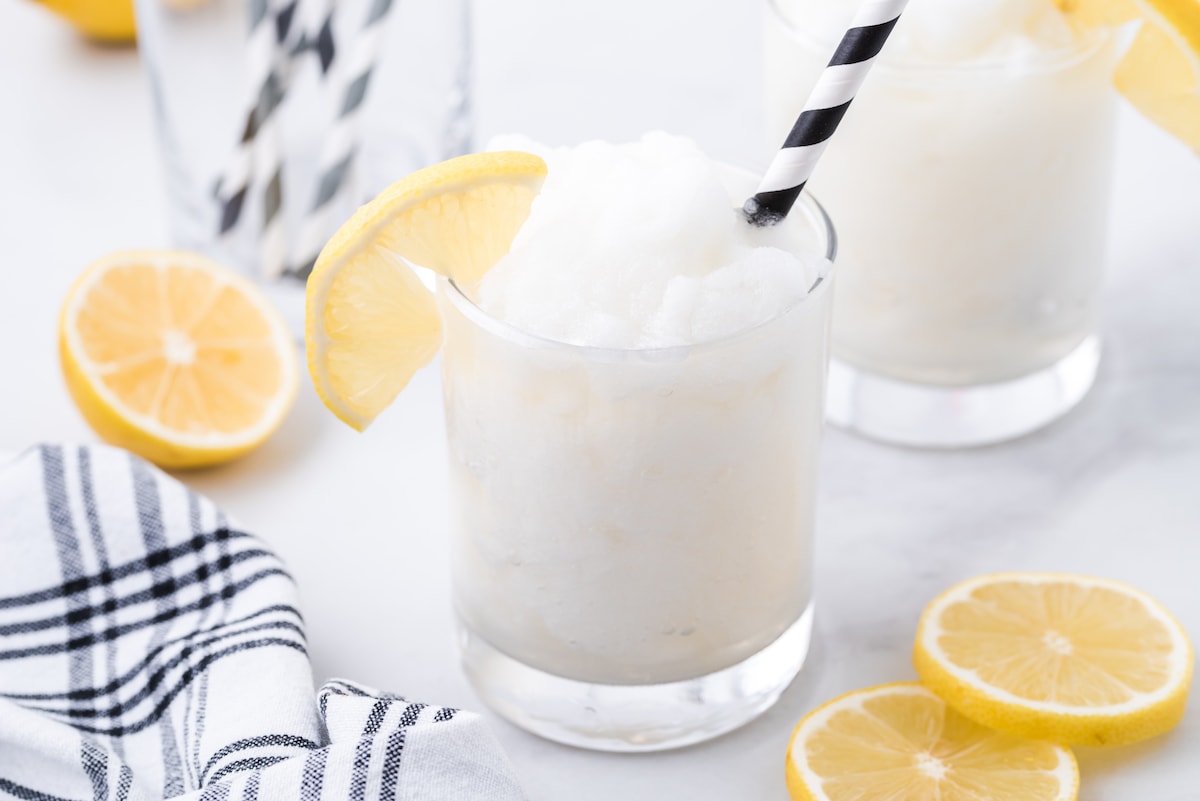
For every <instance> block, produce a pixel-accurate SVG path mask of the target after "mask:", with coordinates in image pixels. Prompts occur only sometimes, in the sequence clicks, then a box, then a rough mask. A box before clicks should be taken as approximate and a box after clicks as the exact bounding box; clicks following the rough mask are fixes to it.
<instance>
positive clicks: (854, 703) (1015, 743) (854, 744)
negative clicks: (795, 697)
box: [787, 682, 1079, 801]
mask: <svg viewBox="0 0 1200 801" xmlns="http://www.w3.org/2000/svg"><path fill="white" fill-rule="evenodd" d="M787 786H788V791H789V793H790V794H791V797H792V798H793V799H795V801H866V799H879V801H884V799H886V801H932V800H933V799H937V801H983V799H987V801H1072V799H1074V798H1075V797H1076V795H1077V794H1078V792H1079V769H1078V767H1077V766H1076V763H1075V757H1074V756H1073V755H1072V754H1071V752H1070V751H1068V750H1067V749H1065V748H1062V747H1060V746H1057V745H1053V744H1051V743H1042V742H1035V741H1032V740H1024V739H1021V738H1018V737H1013V736H1011V735H1008V734H1002V733H1000V732H995V731H991V730H989V729H985V728H984V727H982V726H980V725H978V724H977V723H973V722H972V721H970V720H967V719H966V718H964V717H963V716H962V715H960V714H958V713H957V712H955V711H954V710H953V709H951V708H950V707H948V706H947V705H946V703H945V702H944V701H942V700H941V699H940V698H938V697H937V696H936V695H934V694H933V693H932V692H930V691H929V690H928V689H926V688H925V687H922V686H921V685H920V684H916V683H913V682H905V683H900V684H884V685H882V686H879V687H872V688H870V689H867V690H858V691H857V692H852V693H848V694H846V695H843V696H841V697H840V698H835V699H834V700H832V701H830V702H829V703H827V704H825V705H824V706H822V707H820V708H818V709H816V710H814V711H813V712H810V713H809V714H808V715H807V716H806V717H805V718H804V720H802V721H800V725H799V726H797V727H796V730H795V732H794V733H793V734H792V739H791V742H790V743H789V744H788V753H787Z"/></svg>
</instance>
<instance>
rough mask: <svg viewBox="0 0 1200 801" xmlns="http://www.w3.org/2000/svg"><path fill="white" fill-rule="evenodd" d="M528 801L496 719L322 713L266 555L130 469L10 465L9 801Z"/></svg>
mask: <svg viewBox="0 0 1200 801" xmlns="http://www.w3.org/2000/svg"><path fill="white" fill-rule="evenodd" d="M8 797H15V798H19V799H25V800H26V801H61V800H63V799H72V800H76V799H77V800H78V801H90V800H92V799H94V801H101V799H113V800H114V801H139V800H140V799H159V798H175V797H180V798H186V799H193V800H194V801H241V800H242V799H245V801H285V799H286V801H320V800H321V799H327V800H332V799H337V800H338V801H341V800H342V799H345V801H351V800H353V801H373V800H374V799H380V800H381V801H382V800H383V799H387V800H388V801H390V800H391V799H405V800H406V801H424V800H426V799H428V800H429V801H433V799H439V801H440V799H454V800H455V801H470V800H472V799H489V801H509V799H521V798H523V797H524V796H523V794H522V792H521V790H520V787H519V786H518V784H517V782H516V780H515V778H514V777H513V774H512V771H511V768H510V766H509V764H508V762H507V760H506V758H505V756H504V754H503V753H502V752H501V750H500V748H499V746H498V745H497V743H496V742H495V740H494V739H493V738H492V736H491V734H490V733H489V732H488V731H487V729H486V728H485V727H484V724H483V722H482V721H481V719H480V718H478V717H476V716H474V715H472V714H470V713H467V712H461V711H458V710H454V709H449V708H445V707H435V706H427V705H425V704H421V703H416V702H410V701H407V700H405V699H403V698H401V697H400V696H396V695H390V694H388V693H381V692H378V691H375V690H372V689H369V688H367V687H362V686H359V685H357V684H352V683H350V682H346V681H336V680H335V681H330V682H329V683H327V684H326V685H325V686H324V687H322V688H321V690H320V692H319V693H314V691H313V684H312V672H311V668H310V667H309V663H308V657H307V655H306V644H305V639H304V623H303V619H302V618H301V616H300V611H299V609H298V607H297V601H296V587H295V585H294V584H293V582H292V579H291V578H290V577H289V576H288V574H287V572H286V570H285V568H284V566H283V564H282V563H281V562H280V561H279V559H278V558H277V557H276V556H275V555H274V554H273V553H272V552H271V551H270V549H269V548H267V547H266V546H265V545H264V544H263V543H262V542H261V541H260V540H258V539H256V538H255V537H253V536H252V535H250V534H248V533H246V532H245V531H244V530H242V529H241V528H240V527H239V526H238V525H237V524H236V523H234V522H233V521H231V520H229V519H227V518H226V517H225V516H224V515H223V514H222V513H221V512H220V510H218V509H217V508H216V507H215V506H213V504H212V503H211V502H209V501H208V500H206V499H204V498H201V497H200V496H198V495H196V494H194V493H192V492H191V491H189V490H188V489H187V488H186V487H185V486H183V485H182V484H180V483H179V482H177V481H175V480H173V479H171V478H170V477H168V476H166V475H164V474H163V473H161V472H159V471H158V470H156V469H154V468H153V467H151V466H149V465H147V464H146V463H145V462H142V461H141V460H139V459H137V458H135V457H132V456H130V455H129V454H127V453H125V452H124V451H120V450H116V449H113V448H106V447H75V446H69V447H68V446H57V445H48V446H42V447H38V448H34V449H32V450H30V451H28V452H26V453H25V454H24V455H22V456H20V457H18V458H17V459H15V460H12V461H10V462H9V463H7V464H6V465H0V799H2V798H8Z"/></svg>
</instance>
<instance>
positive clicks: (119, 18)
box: [40, 0, 137, 44]
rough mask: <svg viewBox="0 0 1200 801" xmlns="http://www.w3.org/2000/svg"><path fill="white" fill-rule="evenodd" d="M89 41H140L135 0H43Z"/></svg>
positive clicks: (116, 42) (118, 42) (47, 6)
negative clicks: (135, 21) (135, 19)
mask: <svg viewBox="0 0 1200 801" xmlns="http://www.w3.org/2000/svg"><path fill="white" fill-rule="evenodd" d="M40 2H41V3H42V4H43V5H45V6H46V8H48V9H50V10H51V11H53V12H54V13H56V14H58V15H59V16H61V17H63V18H65V19H66V20H67V21H68V22H70V23H71V24H72V25H74V26H75V28H76V29H77V30H78V31H79V32H80V33H82V34H83V35H84V36H86V37H88V38H89V39H95V40H97V41H101V42H111V43H113V44H121V43H128V42H132V41H133V40H134V39H136V38H137V27H136V25H135V24H134V19H133V0H40Z"/></svg>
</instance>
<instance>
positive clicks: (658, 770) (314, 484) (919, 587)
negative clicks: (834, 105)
mask: <svg viewBox="0 0 1200 801" xmlns="http://www.w3.org/2000/svg"><path fill="white" fill-rule="evenodd" d="M631 20H632V21H636V24H635V23H633V22H631ZM476 22H477V25H476V38H477V40H478V48H477V66H478V73H479V81H478V89H479V93H480V94H479V102H478V106H477V110H478V120H479V131H480V134H481V137H486V136H488V135H490V134H493V133H498V132H502V131H508V130H521V131H524V132H527V133H529V134H531V135H533V136H535V137H539V138H542V139H544V140H546V141H550V142H554V143H559V142H563V143H565V142H572V141H577V140H579V139H582V138H589V137H605V138H630V137H633V136H636V135H638V134H640V133H641V132H642V131H644V130H646V129H653V128H666V129H669V130H672V131H676V132H681V133H688V134H690V135H692V136H694V137H695V138H697V139H698V140H699V141H700V143H701V144H702V145H703V146H704V147H705V148H706V149H708V150H709V151H710V152H711V153H712V154H713V155H714V156H716V157H718V158H722V159H725V160H728V161H734V162H739V163H742V164H746V165H747V166H751V167H753V166H762V164H764V163H765V161H766V159H767V158H768V157H769V153H770V150H769V148H768V147H767V146H766V143H765V142H764V139H763V130H762V129H763V125H762V121H761V120H762V96H761V90H760V88H759V84H760V80H759V71H760V69H761V68H760V65H759V59H758V48H759V46H760V34H759V28H760V26H761V12H760V9H759V8H758V7H757V6H756V5H752V4H751V5H748V4H746V3H744V2H735V0H707V2H696V1H695V0H693V2H686V0H660V2H658V3H650V4H648V3H639V2H636V1H635V0H610V2H607V3H603V4H587V5H582V4H574V3H556V4H547V3H538V2H536V0H510V2H505V3H479V4H477V18H476ZM585 31H586V34H585V33H584V32H585ZM551 32H555V33H554V34H553V35H551ZM535 49H536V50H538V51H541V52H543V53H544V57H540V58H539V59H538V60H537V61H536V62H535V61H534V60H531V59H530V58H529V57H528V55H527V54H528V53H529V52H532V51H534V50H535ZM614 54H619V57H618V56H614ZM0 63H2V64H3V66H4V72H3V74H4V78H3V79H2V80H0V108H3V109H4V124H3V125H2V126H0V177H2V182H0V231H2V232H3V235H2V236H0V247H2V248H3V253H4V263H3V267H0V277H2V279H3V290H0V365H3V367H4V372H3V378H2V379H0V383H2V384H3V386H4V393H3V400H2V401H0V451H14V450H18V449H21V448H23V447H25V446H27V445H29V444H30V443H32V442H35V441H42V440H80V441H90V440H92V439H94V436H93V435H92V433H91V432H90V431H89V430H88V428H87V427H86V425H85V424H84V422H83V420H82V419H81V418H80V416H79V415H78V413H77V412H76V411H75V409H74V407H73V406H72V404H71V401H70V399H69V398H68V396H67V394H66V391H65V389H64V387H63V384H62V381H61V379H60V376H59V372H58V364H57V358H56V354H55V328H54V324H55V316H56V312H57V308H58V304H59V301H60V300H61V298H62V296H63V294H64V293H65V291H66V289H67V287H68V285H69V283H70V281H71V280H72V278H73V277H74V276H75V274H77V272H78V271H79V270H80V269H82V267H83V266H84V265H85V264H86V263H87V262H88V261H90V260H91V259H92V258H94V257H96V256H98V255H100V254H102V253H104V252H106V251H108V250H110V249H115V248H118V247H129V246H155V245H161V244H165V239H166V234H165V226H164V214H163V209H162V202H163V200H162V198H163V192H162V184H161V175H160V172H159V164H158V162H157V150H156V148H155V144H154V141H153V131H152V126H151V114H150V109H149V100H148V90H147V87H146V85H145V82H144V78H143V76H142V74H141V72H140V68H139V65H138V63H137V57H136V54H135V53H134V52H131V51H120V50H117V51H113V50H104V49H98V48H93V47H88V46H86V45H84V44H82V43H80V42H79V41H78V40H77V39H75V38H74V37H73V36H72V35H71V34H70V33H69V32H68V31H66V30H65V29H64V28H62V27H61V26H60V25H59V24H57V22H56V21H54V20H52V19H50V17H49V16H48V15H46V14H44V13H43V12H42V11H41V10H40V9H38V8H36V7H35V6H34V5H33V4H32V3H29V2H23V0H14V2H9V3H4V4H2V5H0ZM547 65H552V66H550V67H548V66H547ZM1110 254H1111V267H1112V275H1111V281H1110V284H1109V293H1108V303H1107V315H1106V318H1105V321H1104V340H1105V347H1106V353H1105V359H1104V363H1103V365H1102V368H1101V376H1100V380H1099V383H1098V384H1097V386H1096V388H1095V390H1094V391H1093V392H1092V394H1091V396H1090V397H1088V398H1087V399H1086V400H1085V401H1084V403H1083V404H1082V406H1081V407H1080V408H1079V409H1078V410H1076V412H1075V413H1074V414H1072V415H1071V416H1070V417H1068V418H1067V419H1065V420H1063V421H1061V422H1059V423H1058V424H1056V425H1054V426H1052V427H1050V428H1049V429H1047V430H1045V431H1043V432H1041V433H1039V434H1036V435H1034V436H1031V437H1028V438H1026V439H1023V440H1021V441H1018V442H1015V443H1011V444H1008V445H1003V446H998V447H991V448H986V449H982V450H977V451H970V452H961V453H925V452H920V451H912V450H902V449H894V448H888V447H884V446H880V445H876V444H872V443H869V442H865V441H862V440H860V439H856V438H854V437H851V436H848V435H845V434H843V433H840V432H837V431H832V432H830V434H829V436H828V439H827V441H826V447H825V451H824V455H823V464H822V473H821V490H820V507H819V528H818V545H817V564H816V593H817V626H816V630H817V636H816V641H815V646H814V650H813V653H812V657H811V660H810V664H809V666H808V667H807V668H806V670H805V671H804V673H803V674H802V676H801V678H799V679H798V680H797V681H796V682H795V684H794V685H793V686H792V687H791V689H789V690H788V692H787V693H786V694H785V695H784V697H783V699H782V700H781V702H780V703H779V704H778V705H777V706H776V707H775V708H774V709H772V710H771V711H770V712H769V713H768V714H767V715H765V716H764V717H763V718H761V719H760V720H758V721H756V722H755V723H753V724H751V725H750V726H748V727H746V728H744V729H742V730H741V731H738V732H736V733H734V734H732V735H729V736H727V737H724V738H722V739H720V740H717V741H715V742H712V743H709V744H706V745H702V746H698V747H694V748H691V749H687V750H683V751H679V752H673V753H666V754H658V755H649V756H632V757H630V756H614V755H605V754H593V753H587V752H584V751H578V750H573V749H570V748H565V747H560V746H557V745H554V744H551V743H548V742H543V741H541V740H539V739H537V738H534V737H532V736H529V735H526V734H524V733H522V732H520V731H517V730H515V729H513V728H512V727H510V726H508V725H506V724H504V723H503V722H500V721H498V720H496V721H495V730H496V732H497V734H498V735H499V737H500V739H501V741H502V742H503V744H504V746H505V747H506V749H507V750H508V752H509V754H510V755H511V756H512V759H513V760H514V762H515V763H516V765H517V767H518V769H519V771H520V772H521V774H522V776H523V778H524V780H525V782H526V785H527V787H528V790H529V793H530V795H531V797H532V798H533V799H535V801H549V800H550V799H554V800H555V801H557V799H572V801H593V800H597V801H598V800H599V799H612V798H620V799H628V801H639V800H640V799H656V800H657V799H672V798H689V799H692V800H693V801H718V800H719V801H734V799H738V800H739V801H740V800H741V799H761V800H762V801H784V800H785V799H786V798H787V793H786V791H785V789H784V786H783V781H782V776H783V771H782V766H783V755H784V749H785V746H786V743H787V738H788V735H789V733H790V731H791V729H792V727H793V726H794V725H795V723H796V721H798V720H799V718H800V717H801V716H802V715H803V714H804V713H805V712H806V711H807V710H808V709H810V708H812V707H813V706H814V705H815V704H817V703H819V702H821V701H823V700H825V699H828V698H830V697H832V696H833V695H835V694H838V693H840V692H843V691H846V690H850V689H854V688H858V687H863V686H867V685H870V684H875V683H879V682H884V681H893V680H898V679H906V678H911V677H913V675H914V674H913V670H912V667H911V665H910V662H909V648H910V645H911V641H912V636H913V632H914V627H915V624H916V620H917V616H918V614H919V612H920V610H921V608H922V607H923V605H924V604H925V603H926V602H927V601H928V600H930V599H931V598H932V597H933V596H934V595H936V594H937V592H938V591H939V590H941V589H942V588H944V587H946V586H947V585H949V584H951V583H952V582H954V581H957V580H959V579H962V578H965V577H967V576H970V575H973V574H976V573H981V572H990V571H995V570H1004V569H1051V570H1065V571H1077V572H1086V573H1095V574H1098V575H1103V576H1110V577H1114V578H1119V579H1123V580H1126V581H1129V582H1132V583H1134V584H1136V585H1138V586H1140V587H1142V588H1144V589H1146V590H1148V591H1150V592H1151V593H1153V594H1154V595H1156V596H1157V597H1158V598H1159V599H1161V600H1162V601H1163V602H1164V603H1165V604H1166V605H1167V606H1168V607H1169V608H1170V609H1171V610H1173V611H1174V612H1175V614H1176V615H1178V616H1179V618H1180V619H1181V620H1182V622H1183V624H1184V625H1185V626H1186V627H1187V628H1188V629H1189V630H1190V631H1191V632H1192V635H1193V637H1200V589H1198V587H1200V581H1198V579H1197V577H1198V576H1200V492H1198V491H1197V488H1198V487H1200V314H1197V311H1196V306H1197V300H1196V299H1197V298H1198V297H1200V159H1198V158H1197V157H1196V156H1195V155H1193V154H1191V153H1189V152H1188V151H1187V150H1186V149H1185V148H1184V147H1182V146H1180V145H1179V144H1177V143H1175V142H1174V141H1172V140H1170V139H1169V138H1167V137H1166V136H1165V135H1163V134H1161V133H1160V132H1158V131H1156V130H1155V129H1153V128H1152V127H1151V126H1149V125H1148V124H1147V123H1145V122H1144V121H1143V120H1141V119H1140V118H1138V117H1137V116H1136V115H1135V114H1133V113H1131V112H1129V111H1128V110H1126V112H1125V113H1123V115H1122V117H1121V128H1120V144H1119V155H1118V164H1117V192H1116V196H1115V199H1114V203H1113V222H1112V226H1111V231H1110ZM442 438H443V431H442V410H441V399H440V387H439V379H438V375H437V372H436V370H425V371H424V372H422V373H420V374H419V375H418V377H417V378H416V380H415V381H414V382H413V384H412V385H411V387H410V388H409V389H408V390H407V391H406V392H405V393H404V394H403V396H402V397H401V399H400V400H399V401H398V403H397V404H396V406H395V407H394V408H393V409H392V410H390V411H389V412H388V413H387V414H386V415H385V416H384V417H383V418H381V419H380V420H379V422H378V423H377V424H376V426H375V427H374V428H372V430H371V432H370V434H369V435H368V436H359V435H356V434H354V433H353V432H351V431H350V430H349V429H347V428H345V427H344V426H342V425H341V424H340V423H338V422H336V421H335V420H334V419H333V418H332V417H331V416H330V415H328V414H327V413H325V411H324V410H323V408H321V405H320V403H319V401H318V400H317V399H316V397H315V395H314V394H313V393H312V391H311V389H310V388H308V387H307V386H306V387H305V388H304V389H303V391H302V392H301V395H300V399H299V402H298V404H297V407H296V410H295V412H294V413H293V415H292V416H291V418H290V419H289V420H288V421H287V423H286V424H285V426H284V428H283V430H282V431H281V432H280V434H279V435H278V436H277V437H275V438H274V439H273V440H272V441H271V442H269V443H268V444H267V445H266V446H265V447H263V448H262V449H261V450H259V451H257V452H256V453H254V454H252V455H251V456H249V457H248V458H246V459H244V460H242V461H241V462H238V463H235V464H232V465H229V466H228V467H225V468H221V469H216V470H212V471H208V472H203V473H197V474H192V475H188V476H185V480H186V481H188V483H190V484H191V485H192V486H193V487H195V488H196V489H198V490H200V491H202V492H204V493H207V494H208V495H210V496H211V497H213V498H214V499H216V500H217V501H218V502H219V503H221V504H223V505H224V506H225V508H226V509H227V510H228V511H230V512H231V513H232V514H234V515H235V516H237V517H238V518H240V519H241V520H243V521H244V522H245V523H246V524H247V525H249V526H250V527H251V528H252V529H253V530H255V531H257V532H258V533H260V534H261V535H262V536H263V537H265V538H266V539H267V540H269V541H270V542H271V543H272V544H273V545H274V546H275V547H276V548H277V549H278V550H279V551H280V552H281V553H282V555H283V556H284V558H285V559H286V560H287V561H288V563H289V564H290V566H291V568H292V570H293V572H294V573H295V575H296V577H297V579H298V580H299V583H300V586H301V590H302V592H303V596H304V603H305V611H306V617H307V620H308V626H309V634H310V642H311V644H312V654H313V660H314V667H315V672H316V674H317V678H318V680H321V679H324V678H325V677H328V676H332V675H340V676H347V677H352V678H355V679H358V680H361V681H364V682H368V683H372V684H376V685H379V686H384V687H388V688H390V689H393V690H396V691H398V692H402V693H404V694H405V695H408V696H410V697H413V698H419V699H425V700H429V701H433V702H437V703H443V704H450V705H458V706H464V707H468V708H478V707H479V703H478V700H477V699H476V698H475V697H474V696H473V694H472V692H471V690H470V688H469V687H468V686H467V684H466V682H465V680H464V678H463V676H462V674H461V673H460V672H459V670H458V669H457V666H456V653H455V642H454V636H453V632H452V626H451V610H450V601H449V595H448V582H447V566H446V554H445V532H446V528H447V522H446V502H445V492H446V488H445V479H444V462H445V452H444V444H443V442H442ZM414 565H417V566H419V568H420V569H416V570H414V569H412V568H413V566H414ZM381 631H382V632H383V633H384V634H383V636H381V635H380V632H381ZM1197 753H1200V703H1197V702H1193V703H1192V705H1191V708H1190V709H1189V710H1188V714H1187V716H1186V717H1185V719H1184V722H1183V724H1182V725H1181V726H1180V727H1179V728H1178V729H1177V730H1176V731H1175V732H1173V733H1172V734H1170V735H1168V736H1166V737H1164V738H1160V739H1158V740H1155V741H1152V742H1149V743H1145V744H1143V745H1140V746H1134V747H1131V748H1125V749H1120V750H1112V751H1103V752H1099V751H1095V752H1093V751H1083V752H1082V753H1081V755H1080V756H1081V762H1082V767H1083V791H1082V794H1081V798H1082V799H1084V801H1128V799H1133V798H1152V799H1155V801H1185V799H1186V800H1187V801H1194V799H1196V798H1197V797H1200V796H1198V793H1200V790H1197V789H1196V788H1197V786H1200V762H1198V761H1197V760H1196V754H1197Z"/></svg>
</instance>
